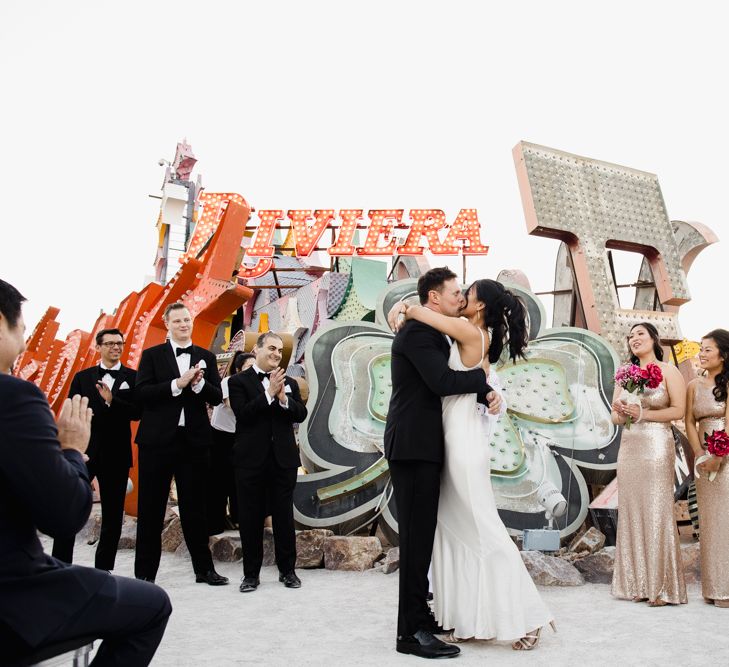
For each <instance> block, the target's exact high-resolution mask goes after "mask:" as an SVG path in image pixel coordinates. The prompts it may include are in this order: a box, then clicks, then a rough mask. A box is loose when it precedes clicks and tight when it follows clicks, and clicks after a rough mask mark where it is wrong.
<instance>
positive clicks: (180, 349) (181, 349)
mask: <svg viewBox="0 0 729 667" xmlns="http://www.w3.org/2000/svg"><path fill="white" fill-rule="evenodd" d="M181 354H192V345H190V346H188V347H178V348H177V356H178V357H179V356H180V355H181Z"/></svg>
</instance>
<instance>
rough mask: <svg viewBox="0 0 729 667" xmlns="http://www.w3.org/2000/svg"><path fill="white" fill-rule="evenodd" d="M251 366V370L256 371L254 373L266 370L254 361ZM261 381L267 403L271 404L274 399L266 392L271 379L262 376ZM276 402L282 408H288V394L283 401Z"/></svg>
mask: <svg viewBox="0 0 729 667" xmlns="http://www.w3.org/2000/svg"><path fill="white" fill-rule="evenodd" d="M251 368H253V370H254V371H256V373H265V372H266V371H263V370H261V369H260V368H259V367H258V365H257V364H256V363H254V364H253V366H251ZM262 382H263V389H264V391H265V393H266V398H267V399H268V404H269V405H271V403H273V399H274V397H273V396H271V394H269V393H268V388H269V386H270V385H271V381H270V380H269V379H268V378H267V377H265V378H263V380H262ZM278 404H279V405H280V406H281V407H282V408H285V409H286V410H288V409H289V398H288V396H287V397H286V400H285V401H279V402H278Z"/></svg>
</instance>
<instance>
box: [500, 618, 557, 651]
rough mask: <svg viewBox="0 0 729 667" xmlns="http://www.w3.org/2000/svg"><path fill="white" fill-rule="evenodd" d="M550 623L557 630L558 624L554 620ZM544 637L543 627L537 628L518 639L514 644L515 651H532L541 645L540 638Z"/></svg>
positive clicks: (512, 646)
mask: <svg viewBox="0 0 729 667" xmlns="http://www.w3.org/2000/svg"><path fill="white" fill-rule="evenodd" d="M549 625H550V627H551V628H552V631H553V632H557V626H556V625H555V624H554V621H549ZM541 637H542V628H537V629H536V630H533V631H532V632H529V633H527V635H526V637H522V638H521V639H517V640H516V641H515V642H514V643H513V644H512V645H511V648H513V649H514V650H515V651H531V650H533V649H535V648H537V646H539V640H540V639H541Z"/></svg>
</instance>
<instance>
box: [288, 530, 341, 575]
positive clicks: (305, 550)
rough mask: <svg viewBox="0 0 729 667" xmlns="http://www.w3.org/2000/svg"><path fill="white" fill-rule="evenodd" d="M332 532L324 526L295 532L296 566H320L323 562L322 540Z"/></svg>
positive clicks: (330, 535)
mask: <svg viewBox="0 0 729 667" xmlns="http://www.w3.org/2000/svg"><path fill="white" fill-rule="evenodd" d="M333 535H334V532H333V531H331V530H327V529H325V528H314V529H312V530H302V531H299V532H298V533H297V534H296V567H304V568H311V567H321V566H322V565H323V564H324V541H325V540H326V539H327V538H328V537H332V536H333Z"/></svg>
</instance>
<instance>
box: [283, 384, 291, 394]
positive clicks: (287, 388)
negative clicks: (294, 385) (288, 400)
mask: <svg viewBox="0 0 729 667" xmlns="http://www.w3.org/2000/svg"><path fill="white" fill-rule="evenodd" d="M284 393H286V394H290V393H291V387H289V385H286V386H285V388H284Z"/></svg>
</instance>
